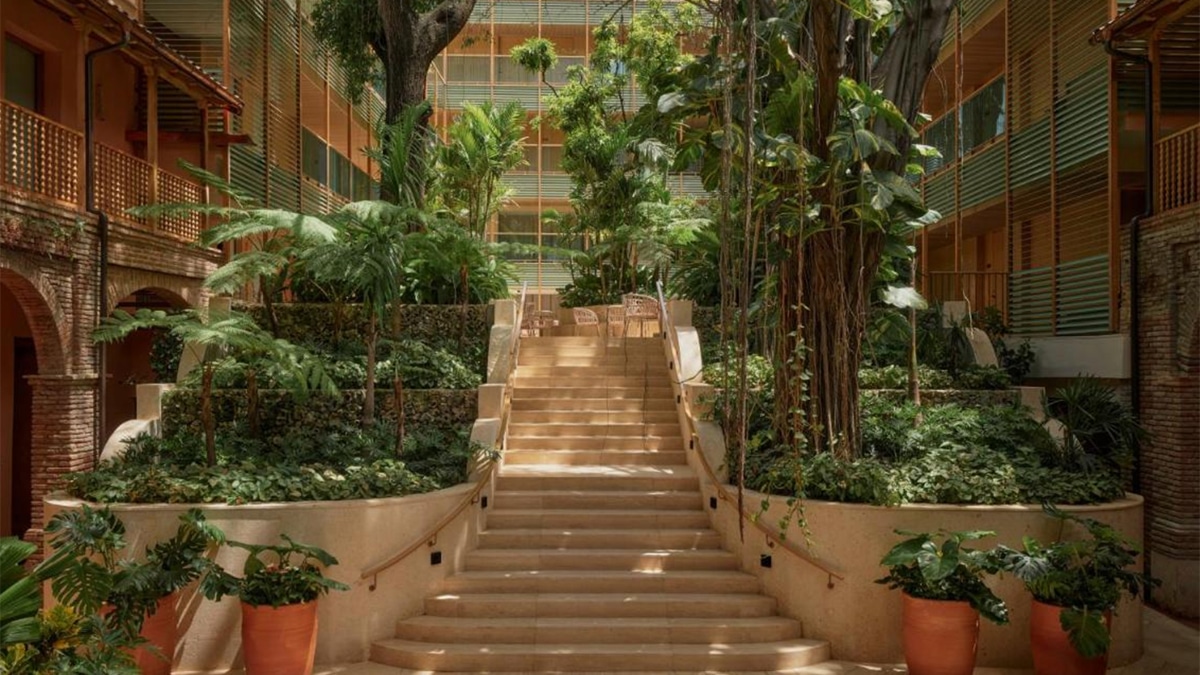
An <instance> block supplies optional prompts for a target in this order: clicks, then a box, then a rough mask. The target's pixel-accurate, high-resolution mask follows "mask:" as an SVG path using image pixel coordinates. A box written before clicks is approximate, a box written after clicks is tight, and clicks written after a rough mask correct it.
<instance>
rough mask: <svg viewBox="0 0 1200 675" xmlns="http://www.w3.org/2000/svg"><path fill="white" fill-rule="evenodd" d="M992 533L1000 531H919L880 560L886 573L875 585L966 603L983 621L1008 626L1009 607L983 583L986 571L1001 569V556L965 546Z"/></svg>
mask: <svg viewBox="0 0 1200 675" xmlns="http://www.w3.org/2000/svg"><path fill="white" fill-rule="evenodd" d="M897 534H911V533H906V532H900V531H897ZM994 536H996V533H995V532H990V531H975V532H938V533H937V534H925V533H922V534H917V535H916V536H914V537H912V538H911V539H907V540H905V541H902V542H900V543H899V544H896V545H895V546H894V547H893V548H892V550H891V551H889V552H888V554H887V555H886V556H884V558H883V560H882V561H881V562H880V564H881V565H884V566H886V567H887V568H888V573H887V576H885V577H884V578H882V579H878V580H876V581H875V583H877V584H886V585H887V586H888V588H890V589H893V590H895V589H900V590H902V591H904V592H905V593H907V594H908V595H909V596H911V597H914V598H924V599H926V600H950V601H966V602H968V603H970V605H971V607H972V608H974V609H975V610H976V611H978V612H979V614H980V615H981V616H983V617H984V618H985V619H987V620H989V621H991V622H993V623H997V624H1006V623H1008V607H1007V606H1006V605H1005V604H1004V601H1003V600H1001V599H1000V598H999V597H997V596H996V594H995V593H993V592H992V589H990V588H988V587H987V584H985V583H983V577H984V576H985V575H988V574H995V573H996V572H998V571H999V570H1000V565H999V561H998V557H997V556H995V555H993V553H992V552H991V551H980V550H976V549H972V548H968V547H966V546H964V545H963V544H964V543H965V542H969V541H974V540H978V539H983V538H985V537H994ZM938 542H941V546H938Z"/></svg>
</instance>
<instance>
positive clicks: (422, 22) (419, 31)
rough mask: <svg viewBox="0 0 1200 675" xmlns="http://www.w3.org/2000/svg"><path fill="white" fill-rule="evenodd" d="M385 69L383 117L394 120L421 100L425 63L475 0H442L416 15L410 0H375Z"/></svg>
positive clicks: (442, 46) (462, 21)
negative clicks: (402, 111)
mask: <svg viewBox="0 0 1200 675" xmlns="http://www.w3.org/2000/svg"><path fill="white" fill-rule="evenodd" d="M378 6H379V16H380V19H382V21H383V33H384V39H385V44H386V53H385V54H380V57H381V58H382V60H383V62H384V68H385V70H386V71H387V110H386V113H385V115H386V117H385V119H386V120H387V121H388V122H389V123H391V122H395V121H396V118H397V117H398V116H399V115H400V111H401V110H403V109H405V108H407V107H408V106H411V105H416V104H418V103H420V102H422V101H424V100H425V78H426V77H427V76H428V74H429V64H430V63H432V62H433V59H434V57H436V56H437V55H438V54H439V53H441V51H442V50H443V49H445V48H446V45H448V44H450V41H451V40H453V39H454V38H455V37H456V36H457V35H458V34H459V33H460V32H461V31H462V29H463V27H464V26H466V25H467V20H468V19H470V17H471V12H472V11H474V9H475V0H442V2H440V3H438V4H437V6H435V7H434V8H433V9H431V10H429V11H428V12H425V13H424V14H418V13H417V12H416V10H415V9H414V8H413V2H412V0H379V5H378Z"/></svg>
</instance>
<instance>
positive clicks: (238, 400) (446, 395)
mask: <svg viewBox="0 0 1200 675" xmlns="http://www.w3.org/2000/svg"><path fill="white" fill-rule="evenodd" d="M364 393H365V392H363V391H362V390H343V391H341V392H339V393H338V394H337V395H335V396H323V395H315V396H310V397H307V398H305V399H304V400H303V401H297V400H296V399H295V398H294V397H293V396H292V395H291V394H290V393H288V392H286V391H281V390H273V389H269V390H263V391H260V392H259V411H260V414H259V420H260V424H261V425H262V434H263V437H264V438H268V439H269V438H272V437H283V436H286V435H287V433H288V432H290V431H293V430H295V429H306V430H309V431H311V432H312V433H313V434H324V433H329V432H330V431H336V430H338V429H343V428H346V427H353V426H357V425H358V424H359V423H360V422H361V420H362V406H363V397H364ZM477 400H478V399H477V393H476V390H474V389H458V390H456V389H411V390H408V391H405V392H404V413H405V416H404V419H405V424H408V425H412V426H414V427H436V428H439V429H446V428H464V427H469V426H470V425H471V424H472V423H473V422H474V421H475V418H476V417H477V415H478V405H477ZM212 405H213V415H214V416H215V417H216V419H217V433H222V432H223V431H224V432H228V431H230V430H232V429H233V427H235V426H236V425H238V424H240V423H243V422H245V420H246V408H247V399H246V391H245V390H244V389H218V390H215V391H213V394H212ZM375 412H376V415H377V416H378V417H379V418H380V419H382V420H387V421H393V420H394V419H395V414H394V408H393V406H392V392H391V390H390V389H383V388H381V389H377V390H376V391H375ZM162 429H163V435H164V436H170V435H175V434H179V433H192V434H201V433H203V427H202V426H201V424H200V392H199V391H197V390H195V389H174V390H171V391H169V392H167V394H166V395H165V396H164V397H163V408H162Z"/></svg>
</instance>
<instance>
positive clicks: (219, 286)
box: [130, 161, 334, 334]
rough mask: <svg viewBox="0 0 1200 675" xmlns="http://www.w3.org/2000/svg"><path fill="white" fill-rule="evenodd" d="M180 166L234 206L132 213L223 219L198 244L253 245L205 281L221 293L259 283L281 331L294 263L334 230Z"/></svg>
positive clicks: (270, 321) (270, 318) (271, 321)
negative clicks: (280, 311) (279, 301)
mask: <svg viewBox="0 0 1200 675" xmlns="http://www.w3.org/2000/svg"><path fill="white" fill-rule="evenodd" d="M180 166H182V167H183V168H184V169H186V170H187V171H188V172H189V173H191V174H192V175H193V176H195V177H196V178H197V179H198V180H200V181H201V182H203V183H205V184H207V185H209V186H210V187H213V188H214V189H216V191H217V192H219V193H220V194H221V195H223V196H224V197H225V198H226V200H227V201H228V202H229V206H218V205H211V204H196V203H169V204H154V205H150V206H140V207H135V208H133V209H130V212H131V213H133V214H135V215H138V216H142V217H151V218H157V217H162V216H170V215H180V214H186V215H190V214H197V213H199V214H201V215H203V216H206V217H215V218H218V219H220V220H221V222H219V223H218V224H216V225H214V226H212V227H210V228H208V229H206V230H204V231H203V232H202V233H201V234H200V238H199V241H198V242H197V243H198V244H199V245H201V246H204V247H215V246H220V245H231V244H235V243H242V244H245V245H246V246H247V248H246V250H242V251H237V252H235V253H234V254H233V255H232V257H231V258H230V259H229V261H228V262H226V263H225V264H224V265H222V266H221V267H220V268H219V269H218V270H217V271H216V272H214V273H213V274H211V275H210V276H209V277H208V278H207V279H205V281H204V285H205V287H206V288H208V289H209V290H211V291H213V292H214V293H221V294H228V293H236V292H238V291H240V290H242V289H243V288H246V287H247V286H250V285H254V286H257V288H258V295H259V299H260V300H261V301H262V305H263V311H264V313H265V314H266V317H267V327H268V328H269V329H270V331H271V333H272V334H276V333H277V332H278V325H277V323H276V319H275V298H276V297H277V296H278V295H279V294H280V292H281V291H282V290H283V288H284V286H285V285H286V284H287V281H288V278H289V276H290V274H291V271H292V266H293V264H294V261H295V260H296V259H297V258H298V256H299V254H300V252H301V251H303V250H304V249H305V248H308V247H310V246H315V245H317V244H321V243H325V242H328V241H330V240H331V239H332V238H333V237H334V230H333V228H332V227H331V226H330V224H329V223H327V222H325V221H324V220H322V219H321V218H318V217H315V216H308V215H304V214H299V213H293V212H290V211H282V210H279V209H264V208H259V207H258V206H257V204H256V202H255V200H254V198H253V197H252V196H250V195H249V194H247V193H245V192H243V191H241V190H239V189H238V188H236V187H234V186H233V185H232V184H230V183H229V182H227V181H225V180H224V179H222V178H221V177H220V176H217V175H216V174H213V173H211V172H208V171H205V170H204V169H201V168H199V167H197V166H194V165H191V164H188V163H187V162H183V161H181V162H180Z"/></svg>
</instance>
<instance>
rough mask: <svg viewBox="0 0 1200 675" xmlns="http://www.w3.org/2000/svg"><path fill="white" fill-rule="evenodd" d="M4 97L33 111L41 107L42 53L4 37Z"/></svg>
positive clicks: (37, 110)
mask: <svg viewBox="0 0 1200 675" xmlns="http://www.w3.org/2000/svg"><path fill="white" fill-rule="evenodd" d="M4 98H6V99H8V100H9V101H11V102H13V103H16V104H17V105H19V106H21V107H22V108H27V109H29V110H33V111H35V112H41V109H42V55H41V53H40V52H37V51H34V50H33V49H30V48H29V47H26V46H25V45H24V44H22V43H20V42H17V41H16V40H15V39H13V38H11V37H8V36H5V38H4Z"/></svg>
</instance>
